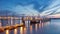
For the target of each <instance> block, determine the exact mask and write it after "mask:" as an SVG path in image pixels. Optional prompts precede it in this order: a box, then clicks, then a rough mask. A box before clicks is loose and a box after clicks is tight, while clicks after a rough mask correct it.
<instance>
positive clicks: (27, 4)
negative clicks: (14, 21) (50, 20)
mask: <svg viewBox="0 0 60 34" xmlns="http://www.w3.org/2000/svg"><path fill="white" fill-rule="evenodd" d="M5 14H7V15H20V14H26V15H32V14H34V15H37V14H40V15H42V16H45V15H55V14H60V0H0V15H3V16H4V15H5Z"/></svg>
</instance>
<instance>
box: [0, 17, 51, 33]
mask: <svg viewBox="0 0 60 34" xmlns="http://www.w3.org/2000/svg"><path fill="white" fill-rule="evenodd" d="M4 20H6V22H2V21H4ZM48 20H50V19H49V18H41V17H38V16H24V17H22V16H21V17H12V16H8V17H5V16H0V32H1V31H4V30H7V29H9V30H11V29H14V28H17V27H20V26H23V25H24V26H26V27H29V25H30V24H32V23H41V22H42V21H48ZM4 23H6V24H4ZM3 24H4V25H3Z"/></svg>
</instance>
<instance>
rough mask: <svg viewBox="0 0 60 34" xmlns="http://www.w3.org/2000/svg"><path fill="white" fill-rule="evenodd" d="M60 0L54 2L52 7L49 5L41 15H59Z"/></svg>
mask: <svg viewBox="0 0 60 34" xmlns="http://www.w3.org/2000/svg"><path fill="white" fill-rule="evenodd" d="M59 1H60V0H54V1H53V3H51V5H49V6H48V7H47V8H45V9H44V11H43V12H42V13H41V15H43V16H46V15H52V14H58V13H59V12H60V10H59V9H60V2H59Z"/></svg>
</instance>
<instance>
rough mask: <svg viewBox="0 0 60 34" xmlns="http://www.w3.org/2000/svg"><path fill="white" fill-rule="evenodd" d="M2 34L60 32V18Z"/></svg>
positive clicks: (54, 33) (58, 33) (55, 33)
mask: <svg viewBox="0 0 60 34" xmlns="http://www.w3.org/2000/svg"><path fill="white" fill-rule="evenodd" d="M0 34H60V19H52V20H51V21H48V22H42V23H36V24H32V25H30V27H19V28H16V29H13V30H6V31H4V32H1V33H0Z"/></svg>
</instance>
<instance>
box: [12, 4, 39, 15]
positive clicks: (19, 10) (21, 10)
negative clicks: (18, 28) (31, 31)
mask: <svg viewBox="0 0 60 34" xmlns="http://www.w3.org/2000/svg"><path fill="white" fill-rule="evenodd" d="M33 6H34V5H33V4H30V5H27V6H22V5H17V6H15V7H13V8H12V9H11V10H12V11H14V12H16V14H25V15H30V16H32V15H37V14H39V12H38V11H37V10H35V9H34V8H33Z"/></svg>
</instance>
